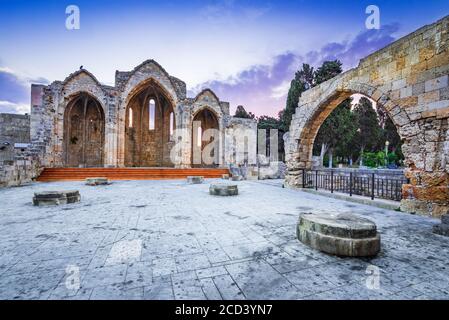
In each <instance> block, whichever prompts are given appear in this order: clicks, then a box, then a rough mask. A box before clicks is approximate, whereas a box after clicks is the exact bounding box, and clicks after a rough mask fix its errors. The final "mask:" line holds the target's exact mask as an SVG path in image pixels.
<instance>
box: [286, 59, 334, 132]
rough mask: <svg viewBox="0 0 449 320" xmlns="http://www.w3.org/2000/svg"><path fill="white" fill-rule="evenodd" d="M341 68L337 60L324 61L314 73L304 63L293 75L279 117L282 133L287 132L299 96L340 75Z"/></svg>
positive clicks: (312, 69)
mask: <svg viewBox="0 0 449 320" xmlns="http://www.w3.org/2000/svg"><path fill="white" fill-rule="evenodd" d="M341 66H342V64H341V62H340V61H338V60H334V61H325V62H324V63H323V65H322V66H321V67H319V68H318V69H317V70H316V71H315V70H314V68H313V67H311V66H310V65H309V64H306V63H304V64H303V65H302V68H301V69H300V70H298V71H297V72H296V73H295V78H294V79H293V80H292V81H291V83H290V89H289V90H288V95H287V103H286V106H285V109H284V112H283V113H282V117H281V119H282V130H283V131H285V132H287V131H288V130H289V127H290V122H291V120H292V115H293V114H294V113H295V109H296V107H297V106H298V102H299V98H300V97H301V94H302V93H303V92H304V91H306V90H307V89H310V88H312V87H314V86H316V85H318V84H320V83H322V82H324V81H327V80H329V79H331V78H333V77H335V76H336V75H337V74H339V73H341V72H342V69H341Z"/></svg>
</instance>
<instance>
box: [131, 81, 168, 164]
mask: <svg viewBox="0 0 449 320" xmlns="http://www.w3.org/2000/svg"><path fill="white" fill-rule="evenodd" d="M174 128H175V117H174V108H173V105H172V102H171V100H170V99H169V98H168V97H167V95H166V94H165V92H164V91H163V90H162V89H161V88H160V86H159V85H158V84H156V83H154V82H150V83H148V84H147V85H146V86H144V87H143V88H141V89H140V90H139V91H138V92H137V93H135V94H134V95H133V97H132V98H131V99H130V100H129V103H128V104H127V106H126V115H125V166H126V167H173V166H174V164H173V162H172V161H171V159H170V150H171V147H172V145H173V144H174V141H173V132H174Z"/></svg>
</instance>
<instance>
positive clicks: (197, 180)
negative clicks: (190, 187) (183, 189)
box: [187, 176, 204, 184]
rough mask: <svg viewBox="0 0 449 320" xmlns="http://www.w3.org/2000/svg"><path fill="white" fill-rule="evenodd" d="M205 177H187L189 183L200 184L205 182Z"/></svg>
mask: <svg viewBox="0 0 449 320" xmlns="http://www.w3.org/2000/svg"><path fill="white" fill-rule="evenodd" d="M203 181H204V177H202V176H190V177H187V183H189V184H200V183H203Z"/></svg>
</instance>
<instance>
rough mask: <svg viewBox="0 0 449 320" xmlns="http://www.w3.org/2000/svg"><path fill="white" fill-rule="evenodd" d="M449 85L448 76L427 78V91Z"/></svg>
mask: <svg viewBox="0 0 449 320" xmlns="http://www.w3.org/2000/svg"><path fill="white" fill-rule="evenodd" d="M447 86H448V76H447V75H445V76H442V77H439V78H436V79H432V80H427V81H426V83H425V91H426V92H429V91H433V90H438V89H441V88H445V87H447Z"/></svg>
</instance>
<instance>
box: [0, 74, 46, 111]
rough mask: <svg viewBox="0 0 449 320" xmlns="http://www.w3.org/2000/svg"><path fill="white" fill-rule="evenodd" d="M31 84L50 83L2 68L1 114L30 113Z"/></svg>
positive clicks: (0, 82)
mask: <svg viewBox="0 0 449 320" xmlns="http://www.w3.org/2000/svg"><path fill="white" fill-rule="evenodd" d="M31 83H48V81H47V80H46V79H43V78H31V77H28V76H26V75H22V74H19V73H16V72H15V71H14V70H11V69H9V68H5V67H0V88H1V90H0V113H1V112H4V113H29V112H30V95H31V93H30V90H31Z"/></svg>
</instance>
